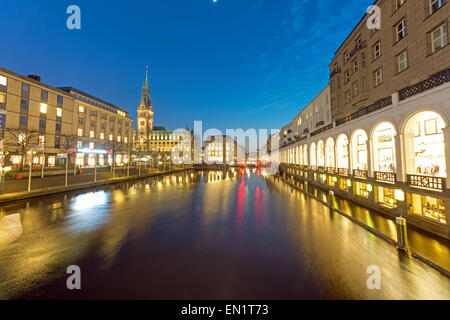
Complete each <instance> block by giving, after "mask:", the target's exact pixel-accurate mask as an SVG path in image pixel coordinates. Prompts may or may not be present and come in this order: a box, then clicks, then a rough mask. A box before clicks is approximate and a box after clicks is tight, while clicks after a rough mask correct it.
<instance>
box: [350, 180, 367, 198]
mask: <svg viewBox="0 0 450 320" xmlns="http://www.w3.org/2000/svg"><path fill="white" fill-rule="evenodd" d="M370 191H371V186H370V187H369V185H368V184H367V183H362V182H355V188H354V193H355V195H357V196H361V197H364V198H367V199H368V198H369V192H370Z"/></svg>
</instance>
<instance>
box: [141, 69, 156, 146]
mask: <svg viewBox="0 0 450 320" xmlns="http://www.w3.org/2000/svg"><path fill="white" fill-rule="evenodd" d="M137 119H138V121H137V140H138V142H139V146H140V148H141V150H142V151H149V145H148V140H149V137H150V133H151V132H152V131H153V106H152V101H151V100H150V88H149V86H148V67H147V71H146V75H145V83H144V87H143V88H142V98H141V102H140V103H139V108H138V117H137Z"/></svg>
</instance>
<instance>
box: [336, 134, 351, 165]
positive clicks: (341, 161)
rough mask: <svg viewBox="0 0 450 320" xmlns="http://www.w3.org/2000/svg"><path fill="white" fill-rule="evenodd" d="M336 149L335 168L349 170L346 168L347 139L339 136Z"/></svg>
mask: <svg viewBox="0 0 450 320" xmlns="http://www.w3.org/2000/svg"><path fill="white" fill-rule="evenodd" d="M336 148H337V167H338V168H339V169H349V167H348V138H347V136H346V135H345V134H341V135H340V136H339V137H338V139H337V142H336Z"/></svg>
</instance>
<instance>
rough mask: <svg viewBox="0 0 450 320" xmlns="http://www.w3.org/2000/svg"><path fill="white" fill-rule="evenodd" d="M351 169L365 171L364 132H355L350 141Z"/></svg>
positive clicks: (365, 143)
mask: <svg viewBox="0 0 450 320" xmlns="http://www.w3.org/2000/svg"><path fill="white" fill-rule="evenodd" d="M352 149H353V150H352V151H353V153H352V156H353V159H352V168H353V169H355V170H367V169H368V165H367V163H368V161H367V134H366V132H365V131H364V130H362V129H360V130H357V131H356V132H355V133H354V134H353V139H352Z"/></svg>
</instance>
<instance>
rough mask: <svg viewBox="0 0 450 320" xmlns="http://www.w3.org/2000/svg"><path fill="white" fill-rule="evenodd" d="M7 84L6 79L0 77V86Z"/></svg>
mask: <svg viewBox="0 0 450 320" xmlns="http://www.w3.org/2000/svg"><path fill="white" fill-rule="evenodd" d="M7 84H8V79H7V78H6V77H4V76H0V85H1V86H6V85H7Z"/></svg>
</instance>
